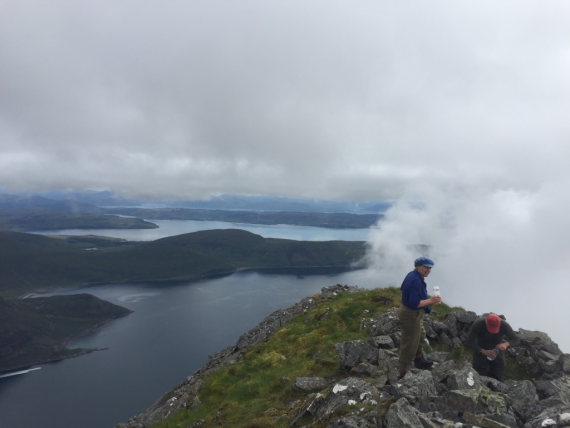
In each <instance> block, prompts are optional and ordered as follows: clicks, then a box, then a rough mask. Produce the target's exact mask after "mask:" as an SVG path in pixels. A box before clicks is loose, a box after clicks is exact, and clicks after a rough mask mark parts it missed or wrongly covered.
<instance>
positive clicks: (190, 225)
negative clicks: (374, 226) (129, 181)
mask: <svg viewBox="0 0 570 428" xmlns="http://www.w3.org/2000/svg"><path fill="white" fill-rule="evenodd" d="M148 221H150V222H152V223H155V224H157V225H158V226H159V227H158V229H90V230H86V229H61V230H49V231H48V230H40V231H36V232H34V233H40V234H44V235H101V236H111V237H115V238H123V239H127V240H129V241H153V240H155V239H159V238H165V237H167V236H174V235H180V234H182V233H190V232H197V231H199V230H208V229H243V230H247V231H250V232H253V233H256V234H258V235H261V236H264V237H266V238H284V239H295V240H299V241H333V240H341V241H366V240H367V238H368V233H369V229H327V228H324V227H311V226H292V225H283V224H278V225H269V226H265V225H259V224H246V223H228V222H222V221H194V220H148Z"/></svg>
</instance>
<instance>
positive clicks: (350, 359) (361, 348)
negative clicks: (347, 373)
mask: <svg viewBox="0 0 570 428" xmlns="http://www.w3.org/2000/svg"><path fill="white" fill-rule="evenodd" d="M336 351H337V354H338V357H339V359H340V365H341V367H342V368H343V369H345V370H349V369H351V368H352V367H354V366H356V365H357V364H359V363H362V362H367V363H370V364H377V363H378V349H377V348H376V347H375V346H374V345H372V344H371V343H370V342H368V341H364V340H353V341H350V342H342V343H337V344H336Z"/></svg>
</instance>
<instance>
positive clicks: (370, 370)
mask: <svg viewBox="0 0 570 428" xmlns="http://www.w3.org/2000/svg"><path fill="white" fill-rule="evenodd" d="M351 373H352V374H355V375H361V376H368V377H375V378H377V377H380V376H381V375H382V372H381V371H380V370H379V369H378V366H375V365H372V364H370V363H367V362H363V363H360V364H358V365H357V366H355V367H353V368H352V370H351ZM384 377H385V378H386V380H387V379H388V378H387V377H386V376H385V375H384Z"/></svg>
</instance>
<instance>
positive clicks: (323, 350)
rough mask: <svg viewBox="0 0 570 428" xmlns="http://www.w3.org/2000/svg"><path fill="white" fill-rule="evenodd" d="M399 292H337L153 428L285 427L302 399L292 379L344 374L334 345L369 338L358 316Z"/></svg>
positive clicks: (211, 380)
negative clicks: (195, 402)
mask: <svg viewBox="0 0 570 428" xmlns="http://www.w3.org/2000/svg"><path fill="white" fill-rule="evenodd" d="M397 294H399V291H396V290H395V289H377V290H369V291H364V292H361V293H357V294H349V293H341V294H339V295H338V296H336V297H335V298H334V299H333V300H330V301H326V302H324V303H322V304H320V305H318V306H317V307H316V308H313V309H312V310H310V311H307V312H306V313H304V314H302V315H299V316H298V317H296V318H295V319H293V320H292V321H291V322H290V323H289V324H288V325H287V326H285V327H284V328H282V329H280V330H279V331H278V332H276V333H275V334H274V335H273V336H271V338H269V340H267V341H265V342H262V343H259V344H257V345H255V346H253V347H251V348H250V349H249V350H248V351H247V352H246V353H245V354H244V356H243V360H242V361H241V362H239V363H237V364H234V365H231V366H229V367H225V368H223V369H220V370H218V371H216V372H214V373H213V374H210V375H209V376H207V377H206V378H205V379H204V384H203V386H202V388H201V390H200V393H199V397H200V401H201V404H200V405H199V406H198V407H196V408H194V409H191V410H182V411H179V412H177V413H175V414H174V415H173V416H171V417H170V418H168V419H167V420H165V421H163V422H161V423H160V424H158V425H157V427H160V428H167V427H168V428H174V427H187V426H190V425H192V424H193V423H194V422H196V421H199V420H205V421H206V423H205V424H204V425H203V426H204V427H214V426H231V427H248V428H253V427H281V426H283V427H286V426H289V420H290V418H291V417H292V416H293V415H294V414H295V412H296V411H297V410H298V409H290V408H289V403H290V402H293V401H295V400H299V399H303V398H304V397H305V394H302V393H298V392H296V391H294V390H293V389H292V382H293V380H294V379H295V378H296V377H301V376H321V377H326V378H333V379H334V378H342V377H344V376H346V373H345V372H343V371H341V370H340V365H339V361H338V357H337V354H336V348H335V344H336V343H339V342H343V341H349V340H356V339H367V338H368V332H367V331H366V330H361V329H360V320H361V318H362V317H363V316H365V315H366V314H373V313H376V312H378V311H383V310H386V309H388V308H389V307H390V306H391V304H390V303H389V302H390V299H394V300H393V301H394V302H396V301H397V299H398V297H397ZM380 296H383V297H386V298H388V300H387V301H386V300H382V299H378V297H380ZM386 303H388V304H386Z"/></svg>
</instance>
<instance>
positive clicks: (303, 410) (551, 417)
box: [117, 285, 570, 428]
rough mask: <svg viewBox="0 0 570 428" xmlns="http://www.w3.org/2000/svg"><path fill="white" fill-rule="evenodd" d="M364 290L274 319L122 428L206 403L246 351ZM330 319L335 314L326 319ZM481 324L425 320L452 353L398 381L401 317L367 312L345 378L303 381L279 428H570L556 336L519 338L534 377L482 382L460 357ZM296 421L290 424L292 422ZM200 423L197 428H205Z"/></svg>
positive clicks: (342, 361) (348, 350) (141, 427)
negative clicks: (208, 380)
mask: <svg viewBox="0 0 570 428" xmlns="http://www.w3.org/2000/svg"><path fill="white" fill-rule="evenodd" d="M361 291H364V290H362V289H359V288H358V287H349V286H344V285H336V286H332V287H326V288H323V289H322V293H321V294H320V295H318V296H315V297H310V298H306V299H303V300H302V301H301V302H299V303H297V304H296V305H294V306H292V307H290V308H287V309H283V310H278V311H276V312H274V313H272V314H271V315H269V316H268V317H267V318H266V319H265V320H263V321H262V322H261V323H260V324H259V325H258V326H257V327H255V328H254V329H252V330H250V331H249V332H247V333H245V334H244V335H243V336H241V337H240V338H239V340H238V342H237V343H236V344H235V345H234V346H231V347H228V348H226V349H224V350H222V351H221V352H219V353H217V354H215V355H213V356H211V357H210V360H209V361H208V363H207V364H206V365H205V366H204V367H203V368H201V369H200V370H198V371H197V372H196V373H194V374H193V375H192V376H190V377H189V378H187V379H186V380H185V381H184V382H183V383H182V384H180V385H179V386H178V387H176V388H175V389H174V390H172V391H170V392H169V393H167V394H166V395H164V396H163V397H162V398H161V399H160V400H159V401H158V402H157V403H156V404H154V405H153V406H152V407H151V408H150V409H148V410H146V411H145V412H143V413H141V414H139V415H138V416H136V417H134V418H132V419H131V420H129V421H128V422H126V423H122V424H119V425H118V426H117V428H147V427H151V426H153V424H156V423H158V422H160V421H162V420H164V419H166V418H167V417H168V416H169V415H171V414H172V413H173V412H175V411H176V410H178V409H184V408H186V409H190V408H193V407H195V406H198V405H199V404H200V387H201V385H202V379H203V377H204V376H206V375H207V374H209V373H211V372H213V371H215V370H218V369H220V368H222V367H225V366H227V365H231V364H235V363H236V362H239V360H240V358H241V355H242V353H243V351H244V350H246V349H247V348H248V347H250V346H252V345H254V344H256V343H259V342H260V341H263V340H266V339H267V338H269V337H270V336H271V335H272V334H273V333H275V332H276V331H277V330H279V329H280V328H282V327H283V326H285V325H287V323H288V322H289V321H291V320H292V319H293V318H294V317H296V316H298V315H300V314H303V313H304V312H306V311H308V310H310V309H312V308H314V307H315V306H316V305H318V304H320V303H322V302H323V301H326V300H327V299H332V298H334V297H335V296H336V295H337V294H339V293H343V292H346V293H358V292H361ZM322 316H323V317H326V316H327V314H326V312H325V313H323V314H322ZM477 317H478V315H477V314H476V313H474V312H471V311H465V310H462V309H456V310H454V311H452V312H451V313H450V314H448V315H447V316H446V317H445V318H444V319H443V320H442V321H438V320H436V319H434V318H432V317H429V316H428V317H425V321H424V323H425V324H424V325H425V328H426V332H427V336H428V339H429V341H430V342H432V343H438V344H440V345H443V346H439V348H444V349H447V351H438V352H431V353H429V354H428V355H427V356H428V358H429V359H431V360H432V361H434V362H435V364H434V366H433V368H432V370H429V371H428V370H418V369H412V370H411V371H410V372H408V373H407V374H406V376H405V377H404V378H403V379H401V380H398V377H397V375H398V368H397V367H398V346H399V339H400V329H399V323H398V317H397V308H396V307H393V308H392V309H390V310H388V311H385V312H378V313H375V314H372V313H365V314H363V315H362V318H361V321H360V328H361V329H363V330H365V331H366V332H367V333H368V337H369V338H368V340H354V341H348V342H342V343H337V344H336V351H337V355H338V360H339V365H340V367H341V370H339V373H341V375H339V376H338V377H335V378H334V379H331V378H321V377H298V378H295V379H293V380H291V382H292V383H293V388H294V389H295V390H296V391H297V392H299V393H300V394H301V396H302V397H303V398H301V399H299V400H297V401H295V402H293V403H291V404H290V405H289V408H290V409H291V411H290V412H289V413H288V414H287V415H281V418H280V422H279V424H277V422H276V425H275V426H292V427H326V428H365V427H385V428H396V427H398V428H401V427H423V428H436V427H444V428H458V427H465V428H470V427H473V428H475V427H482V428H502V427H523V428H535V427H536V428H538V427H540V428H543V427H566V426H569V427H570V355H569V354H564V353H562V352H561V351H560V349H559V347H558V345H557V344H556V343H554V342H553V341H552V340H551V339H550V338H549V336H548V335H547V334H546V333H543V332H538V331H529V330H524V329H519V331H518V332H517V334H518V335H519V338H520V339H521V341H520V344H519V345H518V346H513V347H511V348H509V349H508V351H507V360H509V361H510V362H511V363H512V364H513V363H514V365H515V366H516V367H518V369H519V371H521V372H522V373H524V376H523V377H524V378H525V380H512V379H510V380H506V381H505V382H499V381H497V380H495V379H492V378H488V377H484V376H479V374H478V373H477V372H476V371H475V370H473V368H472V367H471V364H470V362H469V361H468V360H466V359H464V358H456V355H457V351H459V350H461V349H464V345H465V340H466V338H467V333H468V331H469V328H470V326H471V324H472V323H473V322H474V321H475V320H476V319H477ZM284 419H286V421H287V422H286V424H284V423H283V420H284ZM204 424H205V422H204V421H198V422H196V423H194V424H193V425H190V427H192V428H198V427H201V426H206V425H204ZM190 427H189V428H190Z"/></svg>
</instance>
